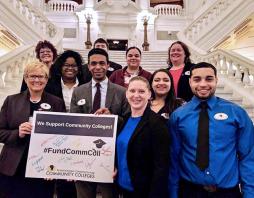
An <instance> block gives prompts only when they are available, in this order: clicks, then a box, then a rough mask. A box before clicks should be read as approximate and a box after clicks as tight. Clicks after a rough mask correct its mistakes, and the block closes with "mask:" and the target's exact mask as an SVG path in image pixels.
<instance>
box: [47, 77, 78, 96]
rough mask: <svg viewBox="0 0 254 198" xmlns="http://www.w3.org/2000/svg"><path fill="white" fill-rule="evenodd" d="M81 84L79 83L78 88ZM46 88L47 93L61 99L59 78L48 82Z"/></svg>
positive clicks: (61, 92) (61, 91) (61, 90)
mask: <svg viewBox="0 0 254 198" xmlns="http://www.w3.org/2000/svg"><path fill="white" fill-rule="evenodd" d="M82 84H83V83H82V82H80V81H79V84H78V86H80V85H82ZM46 87H47V92H48V93H50V94H52V95H54V96H57V97H59V98H61V99H63V89H62V84H61V78H59V79H52V80H50V81H49V82H48V84H47V86H46Z"/></svg>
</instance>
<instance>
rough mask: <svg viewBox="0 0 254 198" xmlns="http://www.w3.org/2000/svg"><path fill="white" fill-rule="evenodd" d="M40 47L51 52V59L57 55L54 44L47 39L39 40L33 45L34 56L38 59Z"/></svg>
mask: <svg viewBox="0 0 254 198" xmlns="http://www.w3.org/2000/svg"><path fill="white" fill-rule="evenodd" d="M42 48H49V49H50V50H51V51H52V53H53V61H54V60H55V59H56V57H57V50H56V48H55V46H54V45H53V44H52V43H50V42H49V41H47V40H44V41H39V42H38V43H37V45H36V47H35V53H36V58H37V59H39V60H40V50H41V49H42Z"/></svg>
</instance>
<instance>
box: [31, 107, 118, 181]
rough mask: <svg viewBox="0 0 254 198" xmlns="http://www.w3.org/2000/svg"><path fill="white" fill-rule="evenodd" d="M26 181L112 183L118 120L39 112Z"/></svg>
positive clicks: (90, 115) (114, 117)
mask: <svg viewBox="0 0 254 198" xmlns="http://www.w3.org/2000/svg"><path fill="white" fill-rule="evenodd" d="M33 126H34V127H33V131H32V133H31V139H30V146H29V152H28V159H27V167H26V177H34V178H52V179H70V180H82V181H92V182H103V183H112V182H113V178H112V175H113V170H114V156H115V139H116V127H117V116H115V115H99V116H96V115H92V114H74V113H53V112H41V111H36V112H35V113H34V119H33Z"/></svg>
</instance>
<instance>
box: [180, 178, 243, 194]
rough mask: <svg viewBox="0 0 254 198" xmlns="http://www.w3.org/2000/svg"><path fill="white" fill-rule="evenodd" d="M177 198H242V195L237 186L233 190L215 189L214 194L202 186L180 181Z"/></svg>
mask: <svg viewBox="0 0 254 198" xmlns="http://www.w3.org/2000/svg"><path fill="white" fill-rule="evenodd" d="M179 198H242V195H241V192H240V189H239V186H238V185H237V186H235V187H233V188H217V189H216V190H215V191H214V192H209V191H208V190H205V188H204V186H202V185H199V184H194V183H191V182H189V181H186V180H181V181H180V186H179Z"/></svg>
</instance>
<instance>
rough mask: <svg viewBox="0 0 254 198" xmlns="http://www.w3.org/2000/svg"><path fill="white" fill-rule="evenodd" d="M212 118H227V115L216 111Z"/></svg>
mask: <svg viewBox="0 0 254 198" xmlns="http://www.w3.org/2000/svg"><path fill="white" fill-rule="evenodd" d="M214 119H215V120H226V119H228V115H227V114H225V113H216V114H215V115H214Z"/></svg>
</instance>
